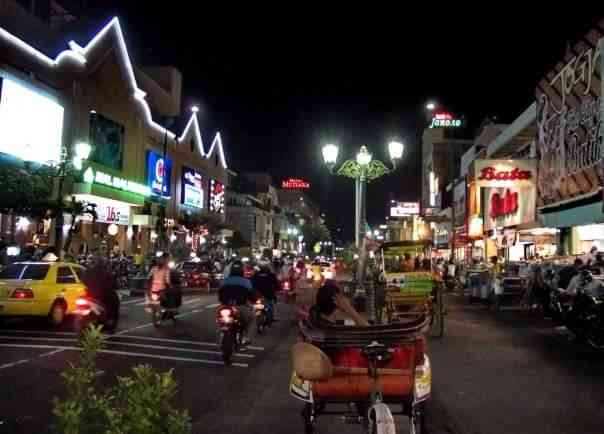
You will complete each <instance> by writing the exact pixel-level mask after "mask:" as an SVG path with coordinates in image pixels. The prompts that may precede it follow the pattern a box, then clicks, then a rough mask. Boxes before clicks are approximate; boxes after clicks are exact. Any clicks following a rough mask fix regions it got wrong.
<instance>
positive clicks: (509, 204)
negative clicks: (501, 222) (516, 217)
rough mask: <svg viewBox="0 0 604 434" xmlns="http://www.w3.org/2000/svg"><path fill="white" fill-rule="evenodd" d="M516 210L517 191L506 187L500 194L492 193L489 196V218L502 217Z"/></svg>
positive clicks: (514, 212)
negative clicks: (502, 193) (503, 192)
mask: <svg viewBox="0 0 604 434" xmlns="http://www.w3.org/2000/svg"><path fill="white" fill-rule="evenodd" d="M516 212H518V193H517V192H514V193H512V192H511V191H510V190H508V189H506V190H505V194H504V195H503V196H502V195H500V194H499V193H493V195H492V196H491V218H494V219H495V218H497V217H504V216H506V215H509V214H516Z"/></svg>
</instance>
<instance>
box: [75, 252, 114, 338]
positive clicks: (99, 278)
mask: <svg viewBox="0 0 604 434" xmlns="http://www.w3.org/2000/svg"><path fill="white" fill-rule="evenodd" d="M82 282H83V283H84V285H86V292H87V293H88V294H89V295H90V296H91V297H92V298H93V299H95V300H96V301H98V302H100V303H101V304H102V305H103V306H104V307H105V309H106V310H107V319H108V320H109V321H108V322H107V324H106V325H105V326H106V328H107V330H108V331H110V332H112V331H113V330H114V329H115V326H116V325H117V320H118V318H119V311H120V298H119V296H118V295H117V292H116V289H117V281H116V279H115V275H114V274H113V273H111V272H110V271H109V269H108V264H107V260H106V259H105V258H104V257H103V256H101V255H97V256H95V257H93V258H92V265H91V266H90V267H88V268H87V269H86V271H85V272H84V275H83V276H82Z"/></svg>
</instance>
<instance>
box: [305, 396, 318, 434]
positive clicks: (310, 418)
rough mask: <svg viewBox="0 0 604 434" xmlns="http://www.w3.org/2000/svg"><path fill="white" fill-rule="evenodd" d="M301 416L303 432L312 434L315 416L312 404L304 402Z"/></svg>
mask: <svg viewBox="0 0 604 434" xmlns="http://www.w3.org/2000/svg"><path fill="white" fill-rule="evenodd" d="M302 418H303V419H304V434H314V433H315V416H314V409H313V404H310V403H306V404H304V408H303V409H302Z"/></svg>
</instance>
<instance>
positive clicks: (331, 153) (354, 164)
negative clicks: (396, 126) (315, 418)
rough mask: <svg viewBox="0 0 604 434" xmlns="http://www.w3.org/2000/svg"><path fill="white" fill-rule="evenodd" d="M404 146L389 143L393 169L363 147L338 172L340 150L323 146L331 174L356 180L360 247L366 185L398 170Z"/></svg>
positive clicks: (358, 242) (331, 146)
mask: <svg viewBox="0 0 604 434" xmlns="http://www.w3.org/2000/svg"><path fill="white" fill-rule="evenodd" d="M403 150H404V145H403V144H402V143H401V142H397V141H392V142H390V143H388V153H389V154H390V160H391V162H392V169H389V168H388V167H386V165H385V164H384V163H382V162H381V161H379V160H374V159H373V155H372V154H370V153H369V151H368V150H367V147H366V146H361V149H360V150H359V153H358V154H357V155H356V158H355V160H346V161H345V162H344V163H343V164H342V166H340V168H339V169H338V170H335V167H336V164H337V161H338V154H339V149H338V147H337V146H336V145H334V144H331V143H330V144H327V145H325V146H323V149H322V153H323V161H324V162H325V165H326V166H327V168H328V169H329V171H330V172H331V173H335V174H336V175H340V176H346V177H348V178H352V179H354V180H355V198H356V200H355V204H356V206H355V245H356V246H357V248H358V247H360V245H361V239H362V237H363V234H364V229H365V215H366V212H365V185H366V184H367V183H368V182H371V181H373V180H375V179H377V178H380V177H381V176H384V175H386V174H388V173H391V172H392V171H393V170H395V169H396V167H397V165H398V163H399V162H400V160H401V159H402V158H403Z"/></svg>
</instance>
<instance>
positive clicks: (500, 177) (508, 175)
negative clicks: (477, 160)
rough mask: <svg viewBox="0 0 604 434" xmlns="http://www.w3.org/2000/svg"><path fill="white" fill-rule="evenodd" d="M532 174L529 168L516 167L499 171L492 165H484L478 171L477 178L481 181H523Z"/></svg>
mask: <svg viewBox="0 0 604 434" xmlns="http://www.w3.org/2000/svg"><path fill="white" fill-rule="evenodd" d="M532 176H533V175H532V173H531V171H530V170H520V169H518V168H517V167H516V168H514V169H513V170H509V171H506V170H501V171H499V172H498V171H497V170H495V168H494V167H485V168H483V169H482V170H481V171H480V176H479V177H478V179H479V180H481V181H524V180H527V179H531V177H532Z"/></svg>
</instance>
